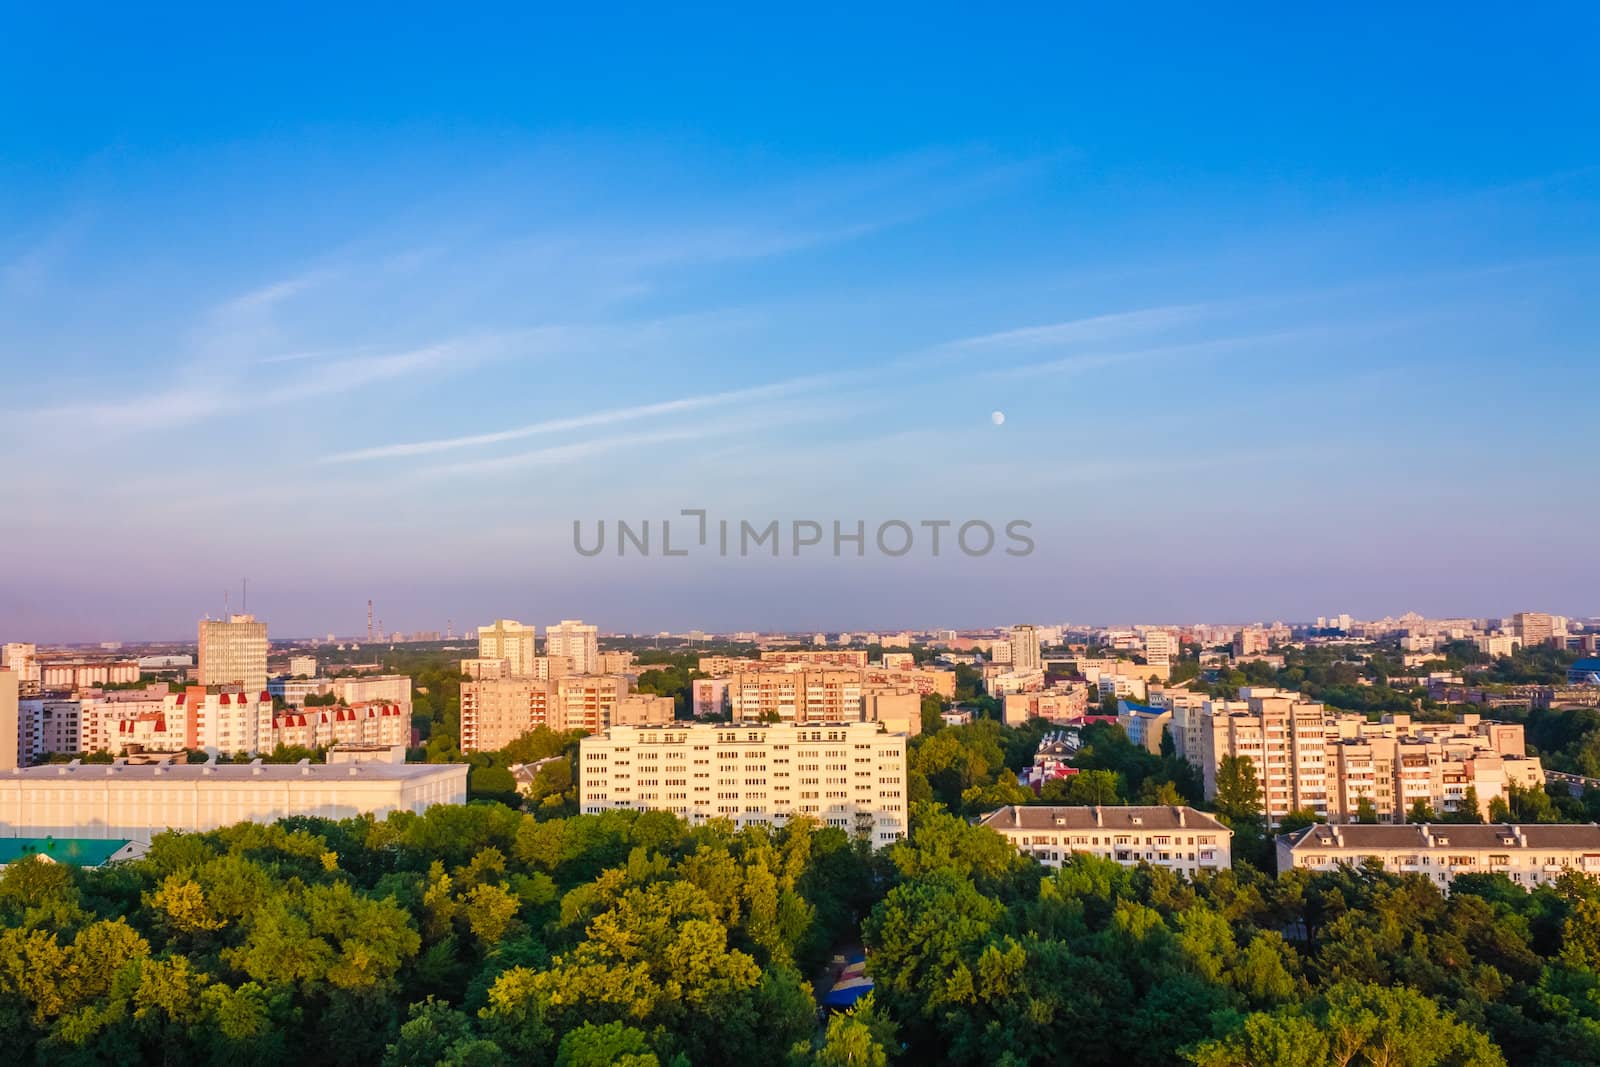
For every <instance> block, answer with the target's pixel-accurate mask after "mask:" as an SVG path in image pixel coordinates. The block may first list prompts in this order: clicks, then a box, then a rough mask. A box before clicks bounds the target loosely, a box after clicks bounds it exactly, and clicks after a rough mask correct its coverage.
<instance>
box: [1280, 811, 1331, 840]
mask: <svg viewBox="0 0 1600 1067" xmlns="http://www.w3.org/2000/svg"><path fill="white" fill-rule="evenodd" d="M1327 821H1328V820H1327V819H1325V818H1323V817H1322V816H1321V815H1318V814H1317V813H1316V812H1314V811H1312V810H1311V809H1310V808H1296V809H1295V810H1294V811H1291V812H1289V813H1288V814H1287V815H1285V816H1284V817H1283V818H1281V819H1279V820H1278V832H1279V833H1280V834H1292V833H1294V832H1295V831H1296V830H1303V829H1305V828H1306V827H1307V826H1316V825H1317V824H1318V823H1325V822H1327Z"/></svg>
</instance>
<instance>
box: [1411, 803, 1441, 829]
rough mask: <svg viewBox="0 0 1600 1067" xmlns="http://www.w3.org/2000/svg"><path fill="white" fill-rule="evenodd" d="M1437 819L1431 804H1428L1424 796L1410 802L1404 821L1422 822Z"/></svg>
mask: <svg viewBox="0 0 1600 1067" xmlns="http://www.w3.org/2000/svg"><path fill="white" fill-rule="evenodd" d="M1438 821H1439V816H1438V815H1437V814H1435V813H1434V810H1433V805H1432V804H1429V803H1428V801H1427V798H1425V797H1418V798H1417V799H1416V800H1415V801H1414V802H1413V803H1412V805H1411V807H1410V809H1409V810H1408V811H1407V812H1406V822H1412V823H1424V822H1438Z"/></svg>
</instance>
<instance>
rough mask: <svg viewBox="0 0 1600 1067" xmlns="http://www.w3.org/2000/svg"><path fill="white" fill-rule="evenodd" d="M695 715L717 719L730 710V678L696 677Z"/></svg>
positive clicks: (700, 717)
mask: <svg viewBox="0 0 1600 1067" xmlns="http://www.w3.org/2000/svg"><path fill="white" fill-rule="evenodd" d="M693 688H694V717H695V718H697V719H715V718H718V717H719V716H721V715H723V714H725V713H726V712H727V710H728V679H726V678H696V679H695V680H694V687H693Z"/></svg>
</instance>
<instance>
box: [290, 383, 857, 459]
mask: <svg viewBox="0 0 1600 1067" xmlns="http://www.w3.org/2000/svg"><path fill="white" fill-rule="evenodd" d="M847 378H848V376H847V375H821V376H815V377H809V378H791V379H789V380H788V381H782V382H773V383H771V384H769V385H760V386H753V387H751V388H748V389H730V390H726V391H723V392H717V393H702V394H700V395H698V396H686V397H679V398H677V399H675V400H663V401H659V402H657V403H654V404H639V405H635V406H633V407H626V408H611V409H608V410H605V411H596V412H591V413H589V414H587V415H574V416H570V417H568V418H563V419H547V420H545V421H543V422H535V423H530V424H528V425H526V426H518V427H515V428H513V429H509V430H497V431H494V432H492V433H480V434H467V435H464V436H461V437H443V438H435V439H434V440H430V441H411V442H405V443H400V444H392V445H378V446H376V447H373V448H361V449H356V450H354V451H350V452H339V453H335V454H333V455H331V456H326V457H324V458H323V459H322V462H323V463H359V462H365V461H369V460H376V459H398V458H403V457H410V456H425V455H433V454H436V453H439V452H451V451H455V450H457V449H463V448H480V447H484V446H487V445H498V444H504V443H506V442H508V441H520V440H525V439H526V438H529V437H537V436H539V435H541V434H549V433H567V432H570V431H572V430H587V429H593V428H595V427H599V426H615V425H619V424H624V423H630V422H636V421H639V420H641V419H650V418H658V417H661V416H664V415H680V414H684V413H687V412H691V411H700V410H703V409H706V408H712V407H722V406H726V405H728V404H735V403H742V402H746V401H759V400H772V399H777V398H780V397H785V396H791V395H793V394H796V393H802V392H811V391H816V390H821V389H826V388H829V387H830V386H834V385H838V384H840V383H841V382H843V381H845V380H846V379H847Z"/></svg>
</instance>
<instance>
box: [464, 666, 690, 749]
mask: <svg viewBox="0 0 1600 1067" xmlns="http://www.w3.org/2000/svg"><path fill="white" fill-rule="evenodd" d="M629 695H630V694H629V693H628V680H627V679H626V678H621V677H617V676H614V675H599V674H569V675H565V676H563V677H560V678H550V679H538V678H493V679H490V678H482V679H476V680H473V681H468V682H463V683H461V749H462V751H464V752H472V751H489V750H493V749H498V748H504V747H505V746H506V745H508V744H510V743H511V742H512V741H515V740H516V739H517V738H519V737H521V736H522V735H523V734H525V733H527V732H528V731H529V730H534V729H537V728H538V727H540V726H548V727H549V728H550V729H552V730H588V731H590V732H591V733H594V732H597V731H600V730H604V729H605V728H606V727H608V726H610V725H612V723H613V722H615V721H616V715H617V710H618V706H619V703H620V702H622V701H623V699H624V698H625V697H628V696H629ZM633 695H635V696H648V694H633ZM674 711H675V709H674V707H673V702H672V700H671V698H669V697H651V698H650V699H648V700H641V701H631V702H629V703H627V704H626V705H624V706H623V707H622V714H623V715H624V716H626V717H628V718H629V719H634V720H639V721H643V722H671V721H672V719H673V715H674Z"/></svg>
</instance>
